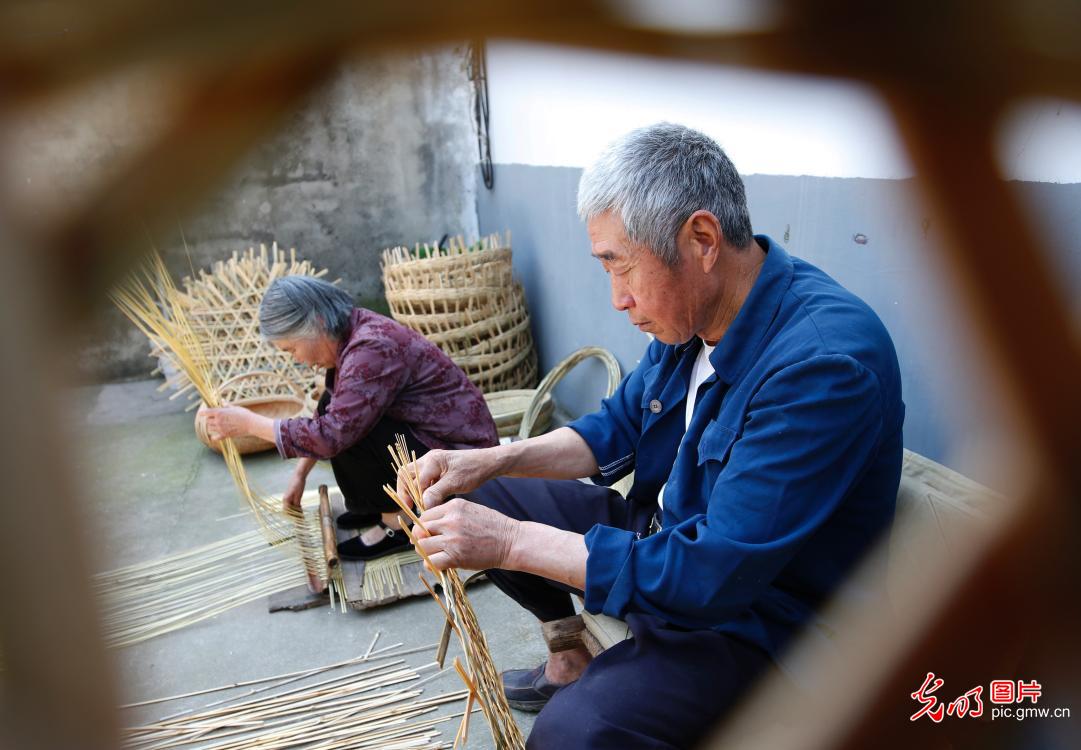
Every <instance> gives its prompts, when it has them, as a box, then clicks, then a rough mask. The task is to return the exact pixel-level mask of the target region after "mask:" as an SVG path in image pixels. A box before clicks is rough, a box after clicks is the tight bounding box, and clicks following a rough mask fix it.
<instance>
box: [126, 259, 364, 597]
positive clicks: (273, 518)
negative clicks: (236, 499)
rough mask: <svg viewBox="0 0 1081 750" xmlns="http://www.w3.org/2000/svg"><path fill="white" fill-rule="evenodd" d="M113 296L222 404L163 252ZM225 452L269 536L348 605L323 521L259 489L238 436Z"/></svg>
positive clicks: (212, 401)
mask: <svg viewBox="0 0 1081 750" xmlns="http://www.w3.org/2000/svg"><path fill="white" fill-rule="evenodd" d="M110 297H111V298H112V300H113V302H114V303H115V304H116V306H117V307H118V308H120V311H121V312H123V313H124V315H126V316H127V317H128V319H129V320H131V321H132V323H134V324H135V326H136V327H137V328H138V329H139V330H140V331H142V332H143V334H145V335H146V337H147V338H148V339H150V342H151V344H152V345H153V346H155V347H157V348H158V349H160V350H161V352H162V353H163V356H164V357H166V358H167V359H168V360H169V361H170V363H171V364H172V366H173V367H175V368H176V369H177V370H178V371H180V372H183V373H184V375H185V376H186V377H187V378H188V380H189V381H190V382H191V384H192V385H193V386H194V388H195V389H196V391H197V392H198V393H199V395H200V396H201V397H202V399H203V401H204V402H205V403H206V405H207V406H210V407H215V406H220V405H221V404H220V399H219V397H218V390H217V386H218V385H220V383H218V382H216V381H215V378H214V375H213V374H212V371H211V369H210V365H209V363H208V360H207V356H206V352H205V349H204V347H203V345H202V342H201V341H200V340H199V337H198V335H197V334H196V333H195V330H194V328H193V326H192V323H191V321H190V320H189V318H188V314H187V312H186V310H185V304H184V302H183V296H182V295H181V293H180V292H179V291H178V290H177V288H176V286H175V285H174V284H173V280H172V276H171V275H170V274H169V270H168V269H167V268H166V267H165V263H164V262H163V261H162V259H161V256H160V255H158V254H157V253H156V252H152V253H151V254H150V255H149V256H148V258H147V259H146V261H145V262H144V263H143V264H142V265H141V266H140V267H139V268H137V269H136V270H135V271H133V272H132V274H131V275H130V276H129V277H128V278H127V279H125V280H124V281H123V282H122V283H121V284H119V285H118V286H117V287H116V288H115V289H113V291H112V292H111V293H110ZM222 457H223V458H224V459H225V464H226V466H227V467H228V469H229V474H230V475H231V476H232V478H233V481H234V482H235V483H236V486H237V489H239V490H240V494H241V496H242V497H243V498H244V500H245V501H246V502H247V504H248V507H249V508H250V509H251V511H252V513H253V514H254V515H255V518H256V522H257V523H258V525H259V527H260V529H261V530H262V532H263V535H264V537H265V538H266V540H267V541H268V542H270V543H271V544H274V545H280V546H282V547H286V548H289V549H291V550H292V552H293V554H294V556H295V557H297V558H298V559H300V560H301V561H302V562H303V564H304V569H305V570H306V571H307V573H308V574H309V576H310V577H313V578H317V579H318V580H319V581H321V582H323V583H324V584H326V585H327V586H328V587H329V589H330V591H331V597H332V598H334V597H335V596H336V597H337V598H338V599H339V600H340V601H342V602H343V609H344V601H345V597H344V593H345V585H344V583H343V582H342V578H341V571H340V569H334V570H331V569H329V568H328V567H327V563H326V557H325V556H324V554H323V544H322V537H321V533H320V531H319V524H318V523H315V524H314V525H313V524H311V523H310V522H308V521H307V520H306V519H305V518H304V515H303V514H302V513H299V512H293V511H290V512H288V513H286V512H283V511H282V510H281V506H280V502H278V501H276V500H274V499H272V498H269V497H267V496H265V495H262V494H260V493H258V492H256V491H255V489H254V488H253V487H252V486H251V485H250V484H249V483H248V477H247V474H246V473H245V471H244V464H243V462H242V461H241V458H240V453H239V452H238V451H237V449H236V445H235V444H234V443H233V441H232V440H224V441H222Z"/></svg>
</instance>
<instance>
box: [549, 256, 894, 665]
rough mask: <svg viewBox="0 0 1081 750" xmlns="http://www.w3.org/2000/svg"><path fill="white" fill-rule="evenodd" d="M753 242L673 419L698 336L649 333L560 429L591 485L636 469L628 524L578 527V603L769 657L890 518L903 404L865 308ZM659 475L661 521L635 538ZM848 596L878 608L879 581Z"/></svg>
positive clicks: (881, 329)
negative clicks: (727, 319) (737, 294)
mask: <svg viewBox="0 0 1081 750" xmlns="http://www.w3.org/2000/svg"><path fill="white" fill-rule="evenodd" d="M756 239H757V240H758V242H759V245H761V246H762V247H763V249H765V250H766V258H765V261H764V263H763V266H762V268H761V271H760V272H759V275H758V278H757V280H756V281H755V284H754V286H753V288H752V290H751V292H750V295H749V296H748V297H747V299H746V301H745V302H744V304H743V307H742V308H741V309H740V311H739V313H738V314H737V316H736V318H735V320H734V321H733V323H732V325H731V326H730V327H729V329H728V331H727V332H726V333H725V335H724V338H722V339H721V341H720V342H719V343H718V345H717V347H716V349H715V350H714V351H713V353H712V355H711V356H710V358H709V360H710V364H711V365H712V366H713V369H714V371H715V372H714V373H713V374H711V375H710V376H709V378H708V379H707V380H706V382H705V383H704V384H703V385H702V386H701V388H700V389H699V393H698V398H697V401H696V404H695V409H694V413H693V415H692V418H691V422H690V426H689V427H688V428H687V429H686V431H685V429H684V424H685V410H686V399H687V389H688V382H689V380H690V374H691V369H692V366H693V364H694V360H695V358H696V357H697V355H698V351H699V348H700V347H701V341H700V339H698V338H697V337H694V338H692V339H691V340H690V341H688V342H685V343H683V344H680V345H677V346H673V345H666V344H663V343H661V342H660V341H653V342H652V343H651V344H650V345H649V347H648V348H647V350H646V353H645V356H643V358H642V360H641V362H640V363H639V365H638V367H637V368H636V369H635V370H634V371H633V372H631V373H630V374H629V375H627V376H626V377H625V378H624V379H623V382H622V383H621V384H620V386H619V389H618V390H617V391H616V392H615V393H614V394H613V395H612V396H611V397H610V398H608V399H606V400H605V401H604V402H603V404H602V406H601V409H600V411H598V412H596V413H593V414H589V415H586V416H584V417H581V418H580V419H577V420H576V421H574V422H572V423H571V424H570V427H571V428H572V429H574V430H575V431H576V432H578V433H579V434H580V435H581V436H582V437H583V438H584V439H585V441H586V442H587V443H588V444H589V447H590V448H591V449H592V451H593V455H594V457H595V458H596V460H597V465H598V466H599V467H600V473H599V474H598V475H597V476H595V477H594V481H595V482H597V483H599V484H605V485H608V484H611V483H613V482H615V481H617V480H618V479H620V478H622V477H623V476H625V475H627V474H628V473H629V472H631V471H634V472H635V475H634V485H633V487H632V489H631V490H630V492H629V493H628V501H629V503H630V518H631V521H630V523H629V526H630V528H629V529H624V528H612V527H609V526H601V525H597V526H594V527H593V529H591V530H590V531H589V533H588V534H586V537H585V542H586V546H587V547H588V549H589V558H588V561H587V563H586V590H585V607H586V609H587V610H589V611H591V612H603V613H605V614H608V615H612V616H614V617H625V616H626V615H627V614H628V613H632V612H645V613H648V614H652V615H656V616H659V617H661V618H663V619H664V620H666V621H668V622H669V623H671V624H672V625H675V626H677V627H684V628H690V629H712V630H716V631H721V632H725V633H729V634H731V635H732V636H734V637H736V638H739V639H741V640H743V641H745V642H748V643H751V644H754V645H757V646H759V647H761V648H762V649H763V650H765V651H766V652H767V653H769V654H770V655H772V656H774V657H775V658H776V657H777V656H778V654H779V652H780V651H781V650H782V649H783V647H784V645H785V644H786V642H787V641H788V640H789V639H790V637H791V636H792V635H793V633H794V632H795V631H796V630H798V629H799V628H800V627H801V626H802V625H803V624H805V623H807V622H808V620H810V619H811V618H816V617H817V615H816V614H815V612H816V609H817V608H818V607H819V605H820V604H821V603H822V602H823V600H824V599H825V598H826V597H827V596H828V595H829V594H830V593H831V592H832V591H833V590H834V589H835V588H836V587H837V585H838V583H840V582H841V581H842V580H843V579H844V578H845V576H846V575H847V574H848V573H849V572H850V571H851V569H852V567H853V565H854V564H855V563H856V562H857V560H858V559H859V558H860V557H861V555H862V554H863V553H864V552H865V551H866V550H867V548H868V547H869V545H870V544H871V543H873V542H874V541H875V540H876V539H877V538H878V537H879V535H880V534H881V532H883V530H885V529H886V528H887V527H888V526H889V524H890V522H891V520H892V518H893V512H894V505H895V502H896V496H897V486H898V482H899V480H900V471H901V455H902V446H901V425H902V422H903V421H904V404H903V403H902V401H901V383H900V373H899V370H898V365H897V355H896V353H895V352H894V348H893V343H892V341H891V340H890V337H889V334H888V333H887V332H886V328H885V326H883V324H882V322H881V321H880V320H879V319H878V317H877V316H876V315H875V313H874V312H873V311H872V310H871V309H870V308H869V307H868V306H867V305H866V304H865V303H863V302H862V301H861V300H860V299H858V298H857V297H856V296H855V295H853V294H851V293H850V292H848V291H847V290H845V289H844V288H843V287H842V286H841V285H840V284H838V283H837V282H836V281H834V280H833V279H831V278H830V277H829V276H827V275H826V274H825V273H823V272H822V271H821V270H819V269H818V268H815V267H814V266H812V265H811V264H809V263H806V262H804V261H802V260H800V259H798V258H793V257H791V256H790V255H789V254H788V253H787V252H785V250H784V249H783V248H782V247H780V246H779V245H777V244H776V243H775V242H773V241H772V240H771V239H770V238H769V237H766V236H764V235H760V236H758V237H756ZM666 482H667V486H666V487H665V490H664V509H663V514H661V518H660V521H661V526H662V529H661V530H660V531H659V532H656V533H653V534H648V533H647V532H646V529H647V527H648V523H649V518H650V517H651V516H652V515H653V513H654V512H656V511H657V494H658V491H659V490H660V489H661V486H662V485H664V484H665V483H666ZM863 595H865V596H866V597H868V603H870V604H875V605H877V604H881V603H883V602H882V601H881V600H880V598H881V597H884V592H883V591H881V590H873V591H866V592H864V594H863ZM816 622H820V620H817V619H816ZM827 625H828V624H827Z"/></svg>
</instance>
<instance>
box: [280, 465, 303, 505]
mask: <svg viewBox="0 0 1081 750" xmlns="http://www.w3.org/2000/svg"><path fill="white" fill-rule="evenodd" d="M306 481H307V477H306V476H304V475H301V474H293V478H292V479H290V480H289V484H288V485H286V487H285V492H284V493H283V494H282V511H283V512H285V513H289V512H294V513H296V512H300V498H301V497H303V496H304V484H305V483H306Z"/></svg>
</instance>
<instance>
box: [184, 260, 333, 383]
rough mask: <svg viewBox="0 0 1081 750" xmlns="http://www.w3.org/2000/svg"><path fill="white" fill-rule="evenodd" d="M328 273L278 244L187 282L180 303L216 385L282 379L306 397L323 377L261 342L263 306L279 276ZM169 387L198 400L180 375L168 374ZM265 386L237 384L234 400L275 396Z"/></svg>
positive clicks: (216, 265) (220, 263)
mask: <svg viewBox="0 0 1081 750" xmlns="http://www.w3.org/2000/svg"><path fill="white" fill-rule="evenodd" d="M326 273H327V271H326V269H323V270H316V268H315V267H314V266H313V265H312V264H311V262H310V261H307V260H297V257H296V250H295V249H290V250H289V253H288V254H286V252H285V251H284V250H280V249H278V245H277V243H274V244H273V245H271V247H270V249H269V251H268V249H267V247H266V245H260V246H259V251H258V252H256V250H255V249H254V248H249V249H248V250H247V252H245V253H237V252H235V253H233V255H232V257H230V258H228V259H226V260H223V261H218V262H216V263H214V264H213V265H212V266H211V267H210V270H209V271H208V270H205V269H204V270H200V271H199V273H198V275H196V276H194V277H192V276H189V277H186V278H184V280H183V286H184V291H183V292H182V293H181V294H180V302H181V304H182V305H183V307H184V311H185V314H186V315H187V317H188V321H189V323H190V325H191V329H192V331H193V333H194V334H195V335H196V336H197V337H198V339H199V342H200V344H201V345H202V348H203V354H204V356H205V357H206V363H207V366H208V368H209V370H210V375H211V377H212V378H213V380H214V382H219V383H221V382H225V381H229V380H231V379H232V378H234V377H236V376H238V375H243V374H246V373H250V372H255V371H270V372H273V373H278V374H280V375H281V376H282V377H283V378H284V379H285V380H287V381H288V382H290V383H293V384H295V385H297V386H298V387H299V388H300V389H301V390H304V391H307V390H308V389H309V388H310V387H312V386H313V385H314V384H316V383H320V382H321V376H319V375H318V374H317V372H316V371H315V370H314V369H313V368H311V367H307V366H305V365H299V364H297V363H296V362H295V361H294V360H293V358H292V357H291V356H290V355H288V354H286V353H285V352H282V351H279V350H278V349H277V348H275V347H274V346H272V345H270V344H269V343H267V342H266V341H264V340H263V338H262V336H261V335H260V334H259V304H260V302H262V299H263V295H264V294H265V293H266V290H267V287H269V286H270V284H271V282H272V281H274V280H275V279H277V278H279V277H281V276H297V275H303V276H313V277H316V278H318V277H321V276H324V275H325V274H326ZM167 383H168V384H169V385H172V386H173V387H175V388H176V389H177V391H178V393H190V394H191V397H192V398H194V397H195V393H194V391H193V387H192V384H191V382H190V380H188V378H187V377H186V376H185V375H184V374H183V373H182V372H179V371H178V372H171V373H167ZM265 385H266V381H260V380H250V381H244V382H241V383H239V384H238V385H237V386H236V388H237V390H236V391H235V393H234V394H233V396H234V398H235V399H259V398H264V397H267V396H272V395H274V392H273V391H271V392H266V391H264V390H262V387H263V386H265Z"/></svg>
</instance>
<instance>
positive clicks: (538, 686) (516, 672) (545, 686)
mask: <svg viewBox="0 0 1081 750" xmlns="http://www.w3.org/2000/svg"><path fill="white" fill-rule="evenodd" d="M500 676H501V677H502V679H503V694H504V695H505V696H507V703H508V704H510V707H511V708H517V709H518V710H519V711H529V712H530V713H536V712H538V711H540V710H541V709H542V708H544V706H545V704H546V703H548V701H549V700H551V698H552V696H553V695H555V694H556V691H558V690H559V689H560V688H562V687H563V685H556V684H555V683H553V682H549V681H548V678H547V677H545V676H544V664H541V665H540V666H539V667H536V668H535V669H508V670H507V671H506V672H504V673H503V674H502V675H500Z"/></svg>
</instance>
